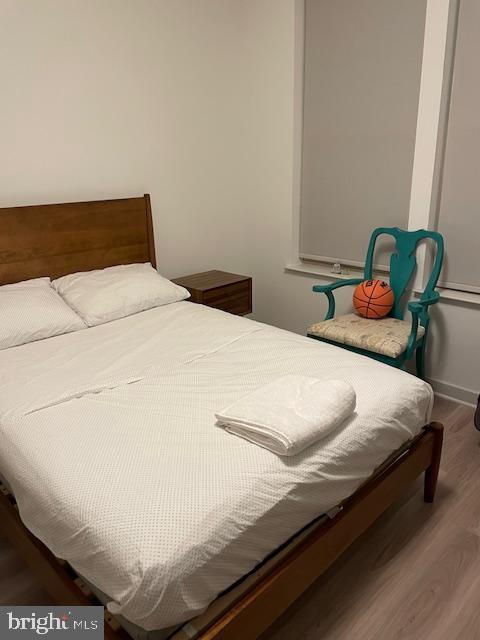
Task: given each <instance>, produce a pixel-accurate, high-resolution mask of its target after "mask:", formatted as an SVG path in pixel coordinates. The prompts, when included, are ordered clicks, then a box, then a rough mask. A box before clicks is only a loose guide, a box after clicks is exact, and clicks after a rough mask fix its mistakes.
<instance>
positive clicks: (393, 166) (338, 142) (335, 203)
mask: <svg viewBox="0 0 480 640" xmlns="http://www.w3.org/2000/svg"><path fill="white" fill-rule="evenodd" d="M425 12H426V0H402V1H401V2H399V1H398V0H306V23H305V27H306V33H305V90H304V129H303V152H302V153H303V158H302V192H301V224H300V256H301V257H303V258H318V259H325V258H327V259H329V258H331V259H333V260H336V261H339V262H342V261H343V262H347V261H349V262H350V263H354V262H359V263H362V262H363V260H364V257H365V253H366V249H367V244H368V239H369V237H370V233H371V231H372V229H373V228H374V227H377V226H399V227H403V228H406V226H407V221H408V210H409V201H410V188H411V178H412V166H413V154H414V145H415V130H416V121H417V110H418V97H419V87H420V73H421V64H422V50H423V35H424V27H425ZM378 261H380V262H382V263H385V262H386V260H385V257H383V258H381V259H380V260H379V259H378V257H377V262H378Z"/></svg>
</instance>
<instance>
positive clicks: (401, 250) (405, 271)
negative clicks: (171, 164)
mask: <svg viewBox="0 0 480 640" xmlns="http://www.w3.org/2000/svg"><path fill="white" fill-rule="evenodd" d="M383 234H387V235H390V236H393V238H394V239H395V250H394V251H393V253H392V255H391V256H390V286H391V287H392V289H393V293H394V295H395V304H394V306H393V309H392V311H391V312H390V316H393V317H394V318H399V319H400V320H401V319H402V318H403V306H402V301H401V299H402V296H403V294H404V293H405V290H406V288H407V286H408V283H409V282H410V280H411V279H412V276H413V273H414V271H415V267H416V266H417V258H416V251H417V245H418V243H419V242H420V241H421V240H424V239H430V240H433V242H434V243H435V244H436V253H435V260H434V262H433V267H432V271H431V273H430V277H429V279H428V282H427V284H426V286H425V289H424V291H423V293H422V295H421V296H420V299H426V298H429V297H430V296H431V295H432V293H433V292H434V290H435V287H436V285H437V282H438V277H439V276H440V270H441V268H442V263H443V237H442V236H441V234H440V233H438V232H437V231H427V230H426V229H419V230H418V231H404V230H403V229H399V228H398V227H378V229H375V230H374V231H373V233H372V236H371V238H370V243H369V245H368V251H367V258H366V260H365V280H371V279H372V277H373V256H374V252H375V243H376V242H377V238H378V237H379V236H380V235H383Z"/></svg>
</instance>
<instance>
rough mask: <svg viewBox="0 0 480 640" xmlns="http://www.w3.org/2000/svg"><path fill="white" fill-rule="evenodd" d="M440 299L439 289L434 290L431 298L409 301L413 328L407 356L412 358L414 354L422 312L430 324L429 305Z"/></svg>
mask: <svg viewBox="0 0 480 640" xmlns="http://www.w3.org/2000/svg"><path fill="white" fill-rule="evenodd" d="M439 299H440V294H439V293H438V292H437V291H433V292H432V295H431V296H430V297H429V298H424V299H423V300H416V301H415V302H409V303H408V310H409V311H410V313H411V314H412V330H411V332H410V336H409V338H408V343H407V358H408V359H410V358H411V357H412V355H413V350H414V349H415V344H416V342H417V332H418V322H419V316H420V314H422V313H425V318H424V319H423V321H425V320H426V323H427V324H428V312H427V310H428V307H429V306H430V305H431V304H435V303H436V302H438V301H439ZM425 327H426V325H425Z"/></svg>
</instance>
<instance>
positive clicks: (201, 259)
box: [0, 0, 480, 398]
mask: <svg viewBox="0 0 480 640" xmlns="http://www.w3.org/2000/svg"><path fill="white" fill-rule="evenodd" d="M300 5H301V0H241V1H239V0H135V1H134V0H122V1H121V2H120V1H118V0H43V1H42V2H41V3H40V2H38V1H37V0H23V1H22V2H18V0H0V83H1V87H2V94H1V99H0V141H1V150H2V160H3V162H2V167H1V171H0V206H7V205H15V204H37V203H42V202H61V201H69V200H70V201H71V200H82V199H84V200H86V199H88V200H89V199H94V198H106V197H121V196H127V195H136V194H142V193H144V192H145V191H148V192H150V193H151V195H152V204H153V209H154V224H155V232H156V244H157V254H158V261H159V267H160V269H161V271H162V272H163V273H165V274H166V275H168V276H175V275H181V274H184V273H188V272H193V271H199V270H202V269H208V268H215V267H216V268H223V269H228V270H233V271H238V272H244V273H251V274H252V275H253V277H254V310H255V313H254V316H255V317H256V318H257V319H259V320H261V321H265V322H269V323H272V324H276V325H279V326H281V327H284V328H287V329H291V330H293V331H297V332H300V333H303V332H304V330H305V328H306V327H307V326H308V324H310V323H311V322H313V321H315V320H318V319H319V318H321V317H323V314H324V312H325V308H326V304H325V301H324V300H323V299H322V297H321V296H318V294H317V295H314V294H313V293H312V291H311V287H312V285H313V284H314V283H315V282H317V281H318V280H319V279H318V278H313V277H309V276H303V275H294V274H288V273H285V272H284V267H285V264H286V263H287V262H289V261H290V260H291V257H292V234H293V236H295V234H296V222H295V219H294V216H293V213H292V212H293V211H294V210H295V208H294V206H293V205H292V202H295V201H296V198H297V196H298V162H297V157H298V138H299V136H298V127H299V122H298V100H299V97H301V93H299V83H298V80H299V69H300V68H301V67H300V65H299V60H298V39H297V41H296V40H295V33H296V29H297V30H298V29H299V24H298V21H296V11H298V7H299V6H300ZM297 17H298V16H297ZM297 35H298V33H297ZM296 47H297V50H296ZM296 54H297V55H296ZM295 70H296V71H297V73H296V74H295V73H294V72H295ZM300 75H301V74H300ZM295 106H296V108H295ZM293 244H294V242H293ZM350 293H351V292H350V291H344V292H342V293H341V294H340V295H339V300H340V304H339V310H340V311H342V310H346V309H347V308H348V306H349V296H350ZM436 315H437V318H436V322H435V323H434V335H433V340H432V345H431V346H432V350H431V351H432V354H433V367H432V368H431V372H432V375H433V376H434V377H435V378H437V379H439V380H442V381H444V382H445V383H447V385H457V386H460V387H465V388H468V389H471V390H475V389H476V388H478V387H480V380H479V378H480V376H479V375H478V374H479V370H478V368H479V364H478V359H477V362H475V358H474V355H475V354H474V348H475V346H477V345H476V341H477V344H478V338H477V333H478V329H477V327H478V318H479V308H478V307H458V306H456V305H455V304H452V303H445V304H443V305H441V306H440V308H439V309H438V310H436ZM459 326H460V327H461V330H460V331H458V327H459ZM477 350H478V346H477ZM443 390H444V391H446V390H447V391H451V390H452V387H444V388H443ZM471 397H473V396H469V398H471Z"/></svg>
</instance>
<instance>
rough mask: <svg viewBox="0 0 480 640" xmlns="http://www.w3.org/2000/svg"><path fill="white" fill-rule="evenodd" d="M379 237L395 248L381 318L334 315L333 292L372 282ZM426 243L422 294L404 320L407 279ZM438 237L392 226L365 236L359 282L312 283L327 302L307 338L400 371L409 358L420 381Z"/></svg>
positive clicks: (439, 256) (438, 263)
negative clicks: (428, 262) (430, 255)
mask: <svg viewBox="0 0 480 640" xmlns="http://www.w3.org/2000/svg"><path fill="white" fill-rule="evenodd" d="M382 234H388V235H390V236H393V238H394V239H395V249H394V251H393V253H392V255H391V257H390V286H391V287H392V289H393V292H394V295H395V303H394V306H393V308H392V310H391V312H390V314H389V315H388V316H387V317H386V318H382V319H381V320H369V319H367V318H361V317H360V316H358V315H356V314H353V313H351V314H347V315H343V316H337V317H334V316H335V298H334V294H333V292H334V291H335V289H339V288H340V287H345V286H349V285H353V286H356V285H357V284H360V282H363V281H364V280H372V279H373V256H374V252H375V244H376V242H377V239H378V237H379V236H380V235H382ZM424 239H427V240H431V241H433V242H434V243H435V245H436V253H435V260H434V262H433V267H432V271H431V273H430V277H429V279H428V282H427V285H426V287H425V290H424V291H423V293H422V294H421V296H420V298H419V300H418V301H415V302H410V303H409V304H408V311H409V312H410V314H411V321H408V320H405V319H404V311H405V305H404V304H402V297H403V295H404V293H405V290H406V288H407V286H408V284H409V282H410V280H411V279H412V276H413V273H414V271H415V267H416V265H417V259H416V251H417V246H418V243H419V242H420V241H421V240H424ZM443 253H444V247H443V238H442V236H441V234H440V233H437V232H436V231H426V230H425V229H420V230H419V231H403V230H402V229H398V228H397V227H391V228H390V227H379V228H378V229H375V230H374V232H373V233H372V237H371V238H370V244H369V246H368V251H367V257H366V261H365V271H364V277H363V278H352V279H349V280H340V281H338V282H334V283H331V284H327V285H315V286H314V287H313V290H314V291H315V292H318V293H324V294H325V295H326V296H327V298H328V311H327V314H326V316H325V319H324V321H323V322H319V323H317V324H313V325H312V326H310V327H309V328H308V331H307V335H308V336H309V337H311V338H315V339H316V340H322V341H323V342H328V343H330V344H335V345H337V346H341V347H343V348H345V349H349V350H350V351H355V352H356V353H361V354H363V355H366V356H370V357H371V358H375V359H376V360H380V361H381V362H385V363H386V364H389V365H392V366H394V367H399V368H404V367H405V365H406V363H407V362H408V361H409V360H411V359H412V358H413V357H414V356H415V358H416V368H417V375H418V376H419V377H421V378H425V349H426V344H427V336H428V326H429V322H430V317H429V307H430V305H432V304H435V303H436V302H438V300H439V298H440V295H439V293H438V292H437V291H435V287H436V285H437V282H438V277H439V275H440V270H441V268H442V263H443Z"/></svg>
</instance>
